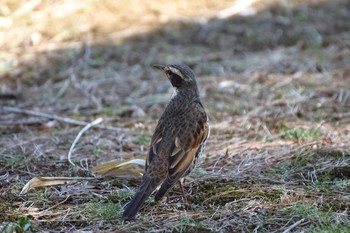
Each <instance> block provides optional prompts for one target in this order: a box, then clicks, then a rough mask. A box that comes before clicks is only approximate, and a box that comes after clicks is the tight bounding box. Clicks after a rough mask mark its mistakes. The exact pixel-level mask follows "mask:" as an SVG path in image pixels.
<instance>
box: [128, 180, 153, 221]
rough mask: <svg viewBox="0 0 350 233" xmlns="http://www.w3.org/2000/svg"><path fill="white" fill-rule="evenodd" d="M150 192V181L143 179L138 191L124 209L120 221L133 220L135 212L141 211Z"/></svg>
mask: <svg viewBox="0 0 350 233" xmlns="http://www.w3.org/2000/svg"><path fill="white" fill-rule="evenodd" d="M152 191H153V189H152V187H151V179H150V178H148V177H144V178H143V179H142V183H141V186H140V188H139V190H138V191H137V193H136V194H135V196H134V197H133V199H132V200H131V201H130V203H129V204H128V205H127V207H126V208H125V210H124V213H123V216H122V219H123V220H131V219H133V218H135V216H136V214H137V212H138V211H139V210H140V209H141V207H142V206H143V204H144V203H145V201H146V200H147V198H148V197H149V196H150V195H151V193H152Z"/></svg>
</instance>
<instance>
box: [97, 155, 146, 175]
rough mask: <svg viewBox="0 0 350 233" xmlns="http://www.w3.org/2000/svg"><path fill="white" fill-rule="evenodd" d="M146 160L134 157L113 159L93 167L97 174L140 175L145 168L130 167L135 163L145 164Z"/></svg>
mask: <svg viewBox="0 0 350 233" xmlns="http://www.w3.org/2000/svg"><path fill="white" fill-rule="evenodd" d="M145 163H146V161H145V160H144V159H132V160H129V161H111V162H108V163H104V164H101V165H98V166H95V167H93V168H92V170H93V171H95V172H96V173H97V174H99V175H102V176H106V175H121V174H125V173H127V174H130V173H132V174H135V175H140V174H141V173H142V172H143V169H142V170H141V169H130V168H131V167H133V166H135V165H139V166H145Z"/></svg>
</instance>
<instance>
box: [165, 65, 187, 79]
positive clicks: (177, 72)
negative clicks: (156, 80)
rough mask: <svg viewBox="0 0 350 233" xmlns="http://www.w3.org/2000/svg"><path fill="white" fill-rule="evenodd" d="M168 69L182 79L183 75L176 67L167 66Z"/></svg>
mask: <svg viewBox="0 0 350 233" xmlns="http://www.w3.org/2000/svg"><path fill="white" fill-rule="evenodd" d="M168 69H169V70H170V71H171V72H173V73H174V74H176V75H179V76H180V77H181V78H182V79H184V77H183V75H182V74H181V72H180V71H179V70H178V69H176V68H174V67H169V68H168Z"/></svg>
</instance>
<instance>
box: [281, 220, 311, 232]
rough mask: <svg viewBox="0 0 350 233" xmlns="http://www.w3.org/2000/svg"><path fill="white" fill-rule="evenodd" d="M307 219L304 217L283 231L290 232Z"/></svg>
mask: <svg viewBox="0 0 350 233" xmlns="http://www.w3.org/2000/svg"><path fill="white" fill-rule="evenodd" d="M304 221H305V219H304V218H302V219H300V220H299V221H297V222H295V223H294V224H292V225H290V226H289V227H288V228H287V229H285V230H284V231H283V232H282V233H289V232H290V231H291V230H292V229H293V228H295V227H297V226H298V225H300V223H302V222H304Z"/></svg>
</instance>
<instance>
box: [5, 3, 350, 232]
mask: <svg viewBox="0 0 350 233" xmlns="http://www.w3.org/2000/svg"><path fill="white" fill-rule="evenodd" d="M24 2H28V3H27V7H28V6H29V7H28V8H22V10H18V9H19V6H23V5H25V4H24ZM37 3H38V4H37ZM231 5H232V3H231V2H230V1H209V0H208V1H202V2H201V4H200V5H198V3H197V2H196V1H177V3H176V4H175V3H169V2H167V1H152V2H151V3H148V4H146V3H144V2H143V1H130V2H129V3H128V4H125V3H123V4H122V3H121V2H120V3H119V2H118V1H117V2H116V1H104V3H101V2H100V1H92V0H91V1H68V0H65V1H34V0H32V1H16V2H14V1H5V2H4V4H3V5H1V6H0V14H1V17H3V18H1V20H3V19H5V21H6V20H7V21H6V22H10V23H11V22H12V26H11V25H7V26H6V25H5V26H3V27H5V28H3V29H4V30H2V31H1V32H0V38H2V41H0V46H1V47H2V52H1V54H0V69H1V70H0V72H1V73H0V102H1V106H11V107H16V108H19V109H30V110H33V111H38V112H45V113H49V114H52V115H58V116H63V117H66V118H71V119H75V120H80V121H85V122H91V121H93V120H94V119H96V118H98V117H103V118H104V122H103V124H104V125H110V126H113V127H115V128H122V129H124V131H120V130H108V129H90V130H89V131H87V132H85V133H84V135H83V136H82V137H81V138H80V140H79V141H78V143H77V144H76V146H75V149H74V150H73V155H72V160H73V161H74V162H75V164H78V165H80V166H82V167H88V168H91V167H92V166H94V165H96V164H101V163H103V162H106V161H109V160H112V159H117V160H124V159H131V158H139V157H142V156H144V155H145V153H146V151H147V149H148V144H149V141H150V136H151V134H152V131H153V129H154V126H155V124H156V121H157V118H158V117H159V115H160V114H161V112H162V110H163V109H164V106H165V104H166V102H167V101H168V99H169V97H170V95H171V94H170V93H171V89H170V87H169V83H168V81H167V80H165V79H164V78H163V77H161V76H160V75H159V74H157V73H156V72H155V71H152V70H151V68H150V67H149V64H150V63H152V62H159V61H163V62H166V63H172V62H185V63H188V64H189V65H191V67H192V68H193V69H194V70H195V72H196V74H197V76H198V82H199V85H200V91H201V94H202V99H203V103H204V105H205V106H206V108H207V109H208V112H209V114H210V121H211V129H212V130H211V137H210V139H209V141H208V144H207V147H206V154H205V156H203V159H202V163H201V165H200V167H199V168H198V169H197V170H195V171H194V172H193V173H192V174H191V175H190V176H189V177H188V179H187V180H186V181H185V188H186V189H187V192H188V193H189V195H188V199H189V201H190V203H191V205H190V206H185V205H183V204H182V202H181V194H180V191H179V190H177V189H176V188H175V189H174V190H173V192H172V193H171V201H170V203H169V204H165V203H154V202H153V201H152V200H150V201H149V202H148V203H147V205H146V206H145V207H144V209H143V210H142V211H141V213H140V214H139V215H138V217H137V220H136V221H134V222H131V223H129V222H128V223H125V222H124V223H123V222H121V221H120V215H121V212H122V210H123V208H124V206H125V205H126V204H127V203H128V201H129V200H130V198H131V197H132V194H133V193H134V191H135V189H136V187H137V185H138V182H139V177H125V176H123V177H117V178H115V177H96V179H94V180H88V181H81V182H75V183H70V184H68V185H63V186H51V187H46V188H38V189H36V190H34V191H31V192H30V193H29V194H27V195H19V192H20V190H21V189H22V187H23V185H24V184H25V183H26V182H27V181H28V180H30V179H31V178H32V177H36V176H67V177H75V176H79V177H91V176H94V174H93V173H92V172H91V171H90V170H83V169H78V168H76V167H73V166H71V165H70V164H69V163H68V161H67V154H68V151H69V148H70V146H71V144H72V142H73V140H74V139H75V137H76V135H77V134H78V132H79V131H80V130H81V127H80V126H76V125H73V124H67V123H64V122H62V121H60V120H57V119H51V120H50V119H47V118H41V117H39V116H34V115H26V114H19V113H14V112H8V111H5V110H4V109H3V108H0V113H1V114H0V193H1V194H0V223H2V226H5V224H8V225H7V227H8V229H9V227H14V228H16V227H17V228H16V229H15V230H16V231H17V232H21V230H22V231H23V229H25V225H26V224H27V227H28V226H29V227H32V228H28V229H27V230H28V231H30V230H32V231H40V232H41V231H50V232H51V231H52V232H68V231H75V230H80V231H98V232H100V231H101V232H103V231H105V232H110V231H117V232H126V231H129V232H130V231H131V232H143V231H168V232H170V231H175V232H210V231H217V232H238V231H241V232H283V231H285V230H287V231H291V232H293V231H296V232H299V231H305V232H345V231H346V230H347V229H348V228H349V227H350V225H349V222H350V217H349V209H350V205H349V203H350V192H349V190H350V182H349V177H350V176H349V169H350V147H349V139H350V112H349V109H350V100H349V99H350V98H349V97H350V91H349V90H350V82H349V75H350V72H349V68H348V64H349V62H350V52H349V46H350V40H349V38H350V37H349V35H350V34H349V33H350V26H349V24H348V22H349V20H350V18H349V16H350V5H349V3H348V2H347V1H298V2H296V1H268V0H261V1H257V2H256V3H254V4H253V7H254V9H256V10H257V12H256V14H255V15H251V16H240V15H235V16H233V17H231V18H227V19H223V20H219V19H217V18H215V16H217V15H218V12H219V11H220V10H222V9H225V8H228V7H230V6H231ZM30 6H31V7H30ZM136 6H138V7H136ZM250 12H251V11H250ZM213 17H214V18H213ZM2 22H4V21H0V25H2V24H1V23H2ZM5 123H7V124H6V125H5ZM9 123H11V124H9ZM293 224H294V225H293ZM0 229H1V227H0ZM10 231H11V230H9V231H8V232H10ZM11 232H12V231H11Z"/></svg>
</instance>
